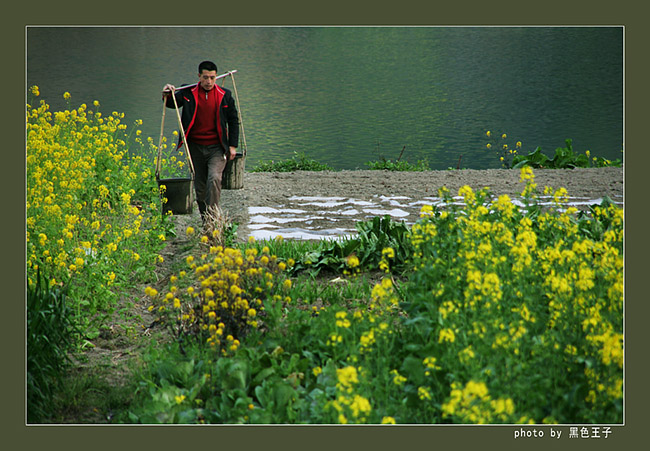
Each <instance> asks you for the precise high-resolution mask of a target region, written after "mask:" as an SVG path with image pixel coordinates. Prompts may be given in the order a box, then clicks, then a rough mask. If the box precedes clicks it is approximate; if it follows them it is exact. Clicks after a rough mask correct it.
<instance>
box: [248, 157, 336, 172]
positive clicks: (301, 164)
mask: <svg viewBox="0 0 650 451" xmlns="http://www.w3.org/2000/svg"><path fill="white" fill-rule="evenodd" d="M332 170H333V169H332V168H331V167H330V166H329V165H327V164H325V163H320V162H318V161H316V160H313V159H311V158H307V156H306V155H305V152H294V153H293V157H292V158H291V159H289V160H285V161H277V162H276V161H267V162H261V163H259V164H258V165H257V166H256V167H255V168H253V169H252V170H251V172H293V171H332Z"/></svg>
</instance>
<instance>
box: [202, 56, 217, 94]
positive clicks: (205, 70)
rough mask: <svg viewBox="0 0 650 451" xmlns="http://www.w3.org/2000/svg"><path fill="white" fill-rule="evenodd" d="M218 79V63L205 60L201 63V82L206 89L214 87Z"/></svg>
mask: <svg viewBox="0 0 650 451" xmlns="http://www.w3.org/2000/svg"><path fill="white" fill-rule="evenodd" d="M216 81H217V65H216V64H214V63H213V62H212V61H203V62H202V63H201V64H199V83H200V84H201V87H202V88H203V89H205V90H206V91H209V90H211V89H212V88H214V84H215V83H216Z"/></svg>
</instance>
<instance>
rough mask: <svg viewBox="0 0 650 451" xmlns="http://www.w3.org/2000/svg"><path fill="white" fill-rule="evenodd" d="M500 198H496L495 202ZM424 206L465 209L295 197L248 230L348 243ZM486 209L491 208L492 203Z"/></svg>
mask: <svg viewBox="0 0 650 451" xmlns="http://www.w3.org/2000/svg"><path fill="white" fill-rule="evenodd" d="M497 198H498V197H497V196H495V197H494V198H493V199H492V201H493V202H494V201H496V200H497ZM538 199H539V205H541V206H551V205H554V201H553V196H539V197H538ZM602 201H603V199H602V198H597V199H589V198H584V197H583V198H579V197H568V198H567V202H566V203H565V204H564V205H565V207H566V208H569V207H576V208H578V209H586V208H588V207H589V206H590V205H599V204H600V203H602ZM511 202H512V203H513V204H514V205H515V206H516V207H517V208H520V209H525V208H526V205H525V204H524V202H523V201H522V200H521V199H519V198H511ZM613 202H614V203H615V204H616V205H620V206H622V205H623V198H622V196H618V198H617V199H613ZM424 205H432V206H436V207H438V208H446V207H447V206H450V205H456V206H459V207H463V206H464V205H465V203H464V199H463V197H462V196H454V197H453V198H452V202H450V203H446V202H445V201H444V200H443V199H442V198H440V197H424V198H422V199H411V198H409V197H406V196H384V195H376V196H374V197H373V198H372V199H371V200H359V199H354V198H347V197H319V196H291V197H289V198H287V203H286V204H284V205H276V206H252V207H249V208H248V213H249V215H250V219H249V224H248V228H249V229H250V230H251V233H250V234H251V236H253V237H254V238H255V239H272V238H275V237H277V236H282V237H283V238H287V239H297V240H321V239H344V238H348V237H353V236H355V235H356V229H355V223H356V222H358V221H363V220H368V219H370V218H372V217H375V216H385V215H388V216H390V217H392V218H393V219H394V220H396V221H404V222H405V223H406V224H408V225H412V224H413V223H414V222H415V221H417V220H418V218H419V217H420V210H421V208H422V206H424ZM486 205H487V206H489V203H488V204H486ZM563 210H564V208H563Z"/></svg>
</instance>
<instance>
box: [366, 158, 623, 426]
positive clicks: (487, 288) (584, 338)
mask: <svg viewBox="0 0 650 451" xmlns="http://www.w3.org/2000/svg"><path fill="white" fill-rule="evenodd" d="M520 175H521V181H522V183H525V184H526V187H525V188H524V190H523V195H524V196H527V198H528V200H527V202H528V203H527V207H528V210H530V212H527V211H526V209H524V210H521V209H518V208H517V207H516V206H515V205H514V204H513V203H512V202H511V200H510V199H509V197H508V196H505V195H502V196H500V197H498V198H497V199H496V200H495V201H493V202H492V203H491V205H490V203H489V201H487V200H488V199H490V197H489V196H488V195H487V193H486V192H485V191H484V190H480V191H478V192H473V191H472V190H471V188H469V187H462V188H461V189H460V190H459V192H458V195H459V196H462V197H463V198H464V199H465V203H464V204H465V205H464V206H462V207H454V206H453V202H452V200H451V199H452V198H451V196H450V195H449V193H448V191H446V190H441V194H442V196H443V197H444V199H445V201H446V202H447V203H448V204H449V207H448V208H449V216H446V217H443V216H442V215H441V214H439V213H438V214H433V213H432V212H433V210H432V209H423V214H422V215H421V219H420V220H419V221H418V223H416V224H415V225H414V226H413V229H412V230H413V233H412V236H411V243H412V245H413V247H414V252H413V264H414V274H413V276H412V278H411V280H410V282H409V284H408V285H407V286H406V289H403V294H402V295H403V296H404V298H405V299H406V301H407V303H406V304H404V305H405V306H406V314H407V315H408V316H409V324H412V325H413V326H412V328H413V330H414V333H415V334H420V336H421V338H420V339H421V340H422V346H423V349H426V350H429V349H430V348H431V346H432V345H431V343H434V342H435V343H436V344H437V346H438V347H437V348H436V351H435V355H436V360H435V365H436V366H438V367H440V368H442V369H443V371H446V372H447V373H449V374H450V375H453V376H455V378H456V380H465V381H470V382H468V383H467V384H466V385H465V386H462V385H456V386H454V387H453V388H452V390H451V392H450V395H449V397H448V398H447V401H446V402H445V404H444V406H443V413H444V415H445V416H447V417H454V420H455V421H459V420H462V421H469V422H492V421H507V420H508V419H515V420H516V419H517V418H525V419H526V421H543V420H544V419H545V418H546V417H545V416H543V415H541V413H540V412H539V411H537V410H535V409H536V404H535V403H536V402H537V403H540V402H549V401H548V398H545V397H544V396H541V395H540V397H539V398H537V399H533V397H531V396H530V393H524V392H522V391H519V392H512V393H508V390H512V389H513V387H515V386H518V385H517V384H516V381H518V380H525V379H527V378H530V377H533V375H537V374H539V373H540V371H542V372H544V373H545V375H546V377H548V378H554V379H553V381H554V382H553V384H555V386H559V385H562V384H567V386H566V390H570V387H574V386H580V387H581V390H582V392H583V393H588V395H587V396H586V397H583V398H582V399H581V402H584V403H585V405H584V407H581V408H582V409H583V410H582V411H583V412H591V410H592V408H597V407H598V408H602V409H608V410H607V413H606V414H604V415H611V417H607V418H613V419H614V420H615V419H616V418H618V417H617V415H620V414H619V413H617V412H620V409H617V408H616V407H615V406H616V405H617V404H620V403H621V400H622V376H623V372H622V369H623V346H624V337H623V320H622V318H623V252H622V251H623V209H621V208H619V207H617V206H616V205H614V204H611V203H610V204H603V205H602V206H597V207H592V209H591V211H590V215H582V216H580V215H577V214H576V209H573V208H566V201H567V198H568V193H567V191H566V189H564V188H559V189H555V190H554V189H551V188H548V187H547V188H546V190H545V192H546V193H547V194H549V195H552V196H553V203H554V205H553V206H551V207H548V208H545V209H541V208H538V207H537V206H536V202H537V201H536V200H535V199H536V184H535V182H534V180H535V177H534V174H533V171H532V169H530V168H523V169H522V170H521V173H520ZM486 201H487V202H486ZM450 218H453V219H450ZM377 291H379V288H377ZM584 362H588V364H587V365H585V363H584ZM499 368H507V370H506V371H501V370H499ZM427 370H428V371H429V374H432V372H431V370H430V369H427ZM473 380H474V381H476V380H482V381H484V382H480V383H478V382H472V381H473ZM567 380H568V381H571V382H567ZM493 384H494V385H493ZM488 386H489V387H491V388H492V387H494V388H495V389H496V390H497V391H496V392H498V393H499V394H504V393H508V395H509V396H505V397H504V398H503V399H501V398H499V399H496V400H495V399H492V398H490V397H489V395H488V391H487V387H488ZM424 387H425V389H426V388H427V386H424ZM428 388H431V387H428ZM559 390H560V389H558V391H559ZM418 396H419V397H420V399H422V400H426V399H427V391H426V390H424V389H423V390H419V392H418ZM546 396H549V395H548V394H547V395H546ZM554 396H557V398H556V399H558V400H560V401H559V402H565V401H564V400H565V399H566V398H565V397H562V394H559V393H558V394H557V395H554ZM515 405H516V406H517V409H518V414H517V415H516V416H517V418H515V417H514V416H512V415H514V406H515ZM585 415H591V414H590V413H585ZM547 420H548V419H547ZM549 421H550V420H549Z"/></svg>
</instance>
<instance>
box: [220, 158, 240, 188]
mask: <svg viewBox="0 0 650 451" xmlns="http://www.w3.org/2000/svg"><path fill="white" fill-rule="evenodd" d="M245 165H246V156H245V154H243V153H239V152H237V156H236V157H235V159H234V160H229V161H228V163H226V167H225V168H224V170H223V176H222V178H221V188H222V189H242V188H243V187H244V167H245Z"/></svg>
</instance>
